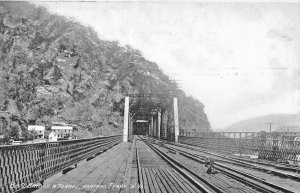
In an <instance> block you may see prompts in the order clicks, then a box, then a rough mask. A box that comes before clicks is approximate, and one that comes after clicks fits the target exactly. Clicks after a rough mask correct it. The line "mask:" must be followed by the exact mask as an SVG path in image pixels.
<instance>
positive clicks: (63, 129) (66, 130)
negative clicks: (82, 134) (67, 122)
mask: <svg viewBox="0 0 300 193" xmlns="http://www.w3.org/2000/svg"><path fill="white" fill-rule="evenodd" d="M51 130H52V131H53V132H54V133H56V134H57V138H58V139H71V138H72V133H73V127H70V126H52V127H51Z"/></svg>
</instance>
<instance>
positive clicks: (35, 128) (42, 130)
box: [28, 125, 45, 139]
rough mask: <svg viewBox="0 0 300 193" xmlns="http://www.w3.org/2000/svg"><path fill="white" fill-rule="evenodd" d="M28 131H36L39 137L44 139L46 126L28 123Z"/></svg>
mask: <svg viewBox="0 0 300 193" xmlns="http://www.w3.org/2000/svg"><path fill="white" fill-rule="evenodd" d="M28 131H35V132H36V134H37V138H38V139H44V137H45V127H44V126H41V125H28Z"/></svg>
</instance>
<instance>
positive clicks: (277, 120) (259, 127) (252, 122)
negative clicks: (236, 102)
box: [224, 114, 300, 132]
mask: <svg viewBox="0 0 300 193" xmlns="http://www.w3.org/2000/svg"><path fill="white" fill-rule="evenodd" d="M268 123H273V124H272V131H298V132H300V114H272V115H266V116H261V117H255V118H251V119H247V120H243V121H239V122H237V123H234V124H232V125H231V126H229V127H227V128H226V129H225V130H224V131H253V132H258V131H269V130H270V125H269V124H268Z"/></svg>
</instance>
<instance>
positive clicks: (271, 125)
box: [265, 122, 274, 133]
mask: <svg viewBox="0 0 300 193" xmlns="http://www.w3.org/2000/svg"><path fill="white" fill-rule="evenodd" d="M265 124H269V125H270V133H272V124H274V123H271V122H270V123H265Z"/></svg>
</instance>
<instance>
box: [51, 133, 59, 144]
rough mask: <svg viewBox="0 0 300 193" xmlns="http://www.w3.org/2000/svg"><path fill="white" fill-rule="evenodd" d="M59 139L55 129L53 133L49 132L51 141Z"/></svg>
mask: <svg viewBox="0 0 300 193" xmlns="http://www.w3.org/2000/svg"><path fill="white" fill-rule="evenodd" d="M57 139H58V134H57V133H55V132H54V131H52V132H51V133H49V141H50V142H51V141H57Z"/></svg>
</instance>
